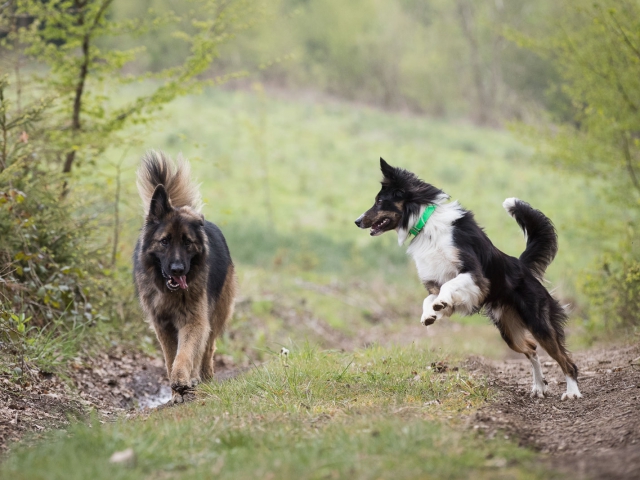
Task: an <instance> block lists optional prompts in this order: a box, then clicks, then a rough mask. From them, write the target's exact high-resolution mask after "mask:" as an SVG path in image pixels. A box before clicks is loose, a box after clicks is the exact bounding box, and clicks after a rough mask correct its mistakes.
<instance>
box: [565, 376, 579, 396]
mask: <svg viewBox="0 0 640 480" xmlns="http://www.w3.org/2000/svg"><path fill="white" fill-rule="evenodd" d="M565 378H566V379H567V391H566V392H565V393H563V394H562V400H563V401H564V400H576V399H578V398H582V394H581V393H580V389H579V388H578V383H577V382H576V381H575V380H574V379H573V378H571V377H570V376H569V375H566V377H565Z"/></svg>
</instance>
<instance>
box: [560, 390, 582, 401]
mask: <svg viewBox="0 0 640 480" xmlns="http://www.w3.org/2000/svg"><path fill="white" fill-rule="evenodd" d="M578 398H582V394H581V393H580V392H578V393H575V392H571V393H569V392H564V393H563V394H562V398H561V400H562V401H563V402H564V401H565V400H577V399H578Z"/></svg>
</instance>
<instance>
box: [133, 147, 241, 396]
mask: <svg viewBox="0 0 640 480" xmlns="http://www.w3.org/2000/svg"><path fill="white" fill-rule="evenodd" d="M189 171H190V170H189V164H188V163H187V162H186V161H185V160H183V159H182V158H180V157H178V160H177V165H174V163H173V162H172V161H171V160H170V159H169V158H168V157H166V156H165V155H164V154H162V153H159V152H153V151H152V152H149V153H147V154H146V155H145V157H144V158H143V159H142V165H141V166H140V168H139V169H138V181H137V183H138V191H139V192H140V197H141V198H142V203H143V206H144V209H145V221H144V226H143V227H142V230H141V232H140V237H139V239H138V242H137V244H136V248H135V252H134V256H133V264H134V279H135V284H136V290H137V292H138V296H139V298H140V304H141V305H142V310H143V312H144V315H145V317H146V319H147V320H148V321H149V323H150V324H151V325H152V326H153V329H154V330H155V332H156V335H157V337H158V341H159V342H160V345H161V347H162V352H163V353H164V360H165V364H166V367H167V375H168V376H169V380H170V382H171V388H172V390H173V402H176V403H179V402H182V401H183V397H182V395H183V394H184V393H185V391H187V390H189V389H191V388H193V387H194V386H195V385H196V384H197V383H198V382H199V381H201V380H206V379H209V378H211V377H212V376H213V353H214V351H215V349H216V338H217V337H218V335H220V333H221V332H222V330H223V329H224V326H225V323H226V322H227V320H228V319H229V318H230V317H231V315H232V314H233V307H234V298H235V290H236V279H235V273H234V267H233V262H232V261H231V256H230V254H229V249H228V248H227V244H226V242H225V239H224V236H223V235H222V232H221V231H220V229H219V228H218V227H217V226H216V225H214V224H213V223H211V222H208V221H206V220H205V219H204V216H203V215H202V214H201V213H200V208H201V201H200V193H199V192H198V188H197V186H195V185H194V184H192V183H191V179H190V178H189Z"/></svg>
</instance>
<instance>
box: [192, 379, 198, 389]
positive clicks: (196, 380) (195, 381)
mask: <svg viewBox="0 0 640 480" xmlns="http://www.w3.org/2000/svg"><path fill="white" fill-rule="evenodd" d="M199 384H200V379H199V378H192V379H191V388H196V387H197V386H198V385H199Z"/></svg>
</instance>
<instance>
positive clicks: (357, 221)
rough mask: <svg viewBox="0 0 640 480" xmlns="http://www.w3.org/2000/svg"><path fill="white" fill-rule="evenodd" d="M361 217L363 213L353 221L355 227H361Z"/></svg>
mask: <svg viewBox="0 0 640 480" xmlns="http://www.w3.org/2000/svg"><path fill="white" fill-rule="evenodd" d="M363 218H364V213H363V214H362V215H360V216H359V217H358V218H356V221H355V224H356V227H358V228H363V227H362V219H363Z"/></svg>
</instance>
